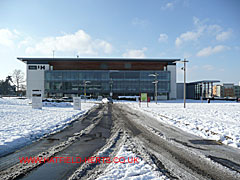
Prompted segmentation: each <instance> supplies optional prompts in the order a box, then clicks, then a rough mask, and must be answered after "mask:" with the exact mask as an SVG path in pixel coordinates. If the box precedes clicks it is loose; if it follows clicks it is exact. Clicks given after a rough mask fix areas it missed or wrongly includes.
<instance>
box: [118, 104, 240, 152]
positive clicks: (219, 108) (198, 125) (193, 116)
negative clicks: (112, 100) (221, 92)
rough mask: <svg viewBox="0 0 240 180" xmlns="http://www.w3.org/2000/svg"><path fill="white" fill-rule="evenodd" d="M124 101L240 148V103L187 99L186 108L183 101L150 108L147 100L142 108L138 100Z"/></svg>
mask: <svg viewBox="0 0 240 180" xmlns="http://www.w3.org/2000/svg"><path fill="white" fill-rule="evenodd" d="M123 103H124V104H128V105H129V107H132V108H133V109H135V110H138V111H142V112H144V113H147V114H148V115H150V116H152V117H154V118H156V119H157V120H159V121H161V122H164V123H168V124H171V125H173V126H176V127H178V128H180V129H182V130H184V131H187V132H189V133H192V134H194V135H197V136H200V137H203V138H206V139H212V140H216V141H220V142H222V143H224V144H226V145H229V146H232V147H236V148H240V103H237V102H229V101H211V103H206V101H204V103H201V101H197V100H187V104H186V108H185V109H184V108H183V103H182V100H175V101H160V102H158V104H155V103H153V102H151V103H149V107H147V104H146V103H142V104H141V107H139V103H137V102H123Z"/></svg>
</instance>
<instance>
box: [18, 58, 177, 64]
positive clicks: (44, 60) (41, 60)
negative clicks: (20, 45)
mask: <svg viewBox="0 0 240 180" xmlns="http://www.w3.org/2000/svg"><path fill="white" fill-rule="evenodd" d="M17 59H18V60H20V61H22V62H24V63H26V64H41V63H43V64H48V63H49V62H54V61H55V62H56V61H58V62H60V61H64V62H66V61H69V62H90V61H91V62H122V61H124V62H167V63H169V64H172V63H175V62H176V61H180V60H181V59H161V58H124V57H122V58H120V57H118V58H109V57H106V58H92V57H86V58H29V57H18V58H17Z"/></svg>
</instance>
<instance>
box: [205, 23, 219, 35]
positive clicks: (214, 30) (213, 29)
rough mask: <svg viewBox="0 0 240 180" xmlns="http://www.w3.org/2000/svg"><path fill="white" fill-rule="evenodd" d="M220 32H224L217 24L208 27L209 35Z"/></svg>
mask: <svg viewBox="0 0 240 180" xmlns="http://www.w3.org/2000/svg"><path fill="white" fill-rule="evenodd" d="M220 31H222V27H221V26H219V25H217V24H211V25H209V26H208V32H209V33H218V32H220Z"/></svg>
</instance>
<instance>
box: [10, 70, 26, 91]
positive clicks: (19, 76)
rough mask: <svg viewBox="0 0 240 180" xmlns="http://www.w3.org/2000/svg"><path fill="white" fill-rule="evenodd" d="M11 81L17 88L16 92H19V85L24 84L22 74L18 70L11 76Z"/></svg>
mask: <svg viewBox="0 0 240 180" xmlns="http://www.w3.org/2000/svg"><path fill="white" fill-rule="evenodd" d="M12 80H13V83H14V85H15V86H16V88H17V91H19V90H20V88H21V85H22V84H23V83H24V82H25V79H24V73H23V72H22V70H20V69H15V70H14V71H13V74H12Z"/></svg>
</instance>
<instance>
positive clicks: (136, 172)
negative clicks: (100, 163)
mask: <svg viewBox="0 0 240 180" xmlns="http://www.w3.org/2000/svg"><path fill="white" fill-rule="evenodd" d="M116 157H117V158H121V161H123V159H125V163H114V162H112V163H111V164H110V165H109V166H108V167H107V168H106V169H105V171H104V172H103V174H102V175H101V176H100V177H99V178H97V180H110V179H129V180H137V179H139V180H140V179H141V180H144V179H146V180H150V179H153V180H154V179H156V180H160V179H166V176H164V175H162V176H160V177H159V175H158V173H157V172H156V171H153V170H152V167H151V166H150V165H149V164H148V163H146V161H144V160H143V159H142V158H141V157H137V156H136V155H135V154H134V153H133V152H132V151H131V150H130V149H129V148H128V146H127V145H123V146H122V147H121V148H120V150H119V152H118V153H117V155H116ZM122 157H123V158H122ZM136 157H137V158H138V163H137V162H135V163H134V162H131V161H130V162H131V163H129V162H128V159H129V160H132V158H136ZM116 162H117V161H116Z"/></svg>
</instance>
